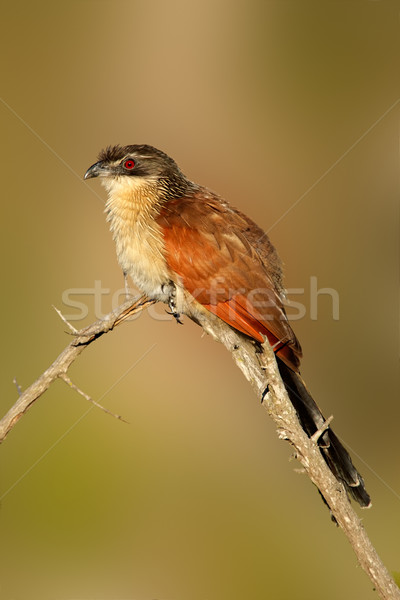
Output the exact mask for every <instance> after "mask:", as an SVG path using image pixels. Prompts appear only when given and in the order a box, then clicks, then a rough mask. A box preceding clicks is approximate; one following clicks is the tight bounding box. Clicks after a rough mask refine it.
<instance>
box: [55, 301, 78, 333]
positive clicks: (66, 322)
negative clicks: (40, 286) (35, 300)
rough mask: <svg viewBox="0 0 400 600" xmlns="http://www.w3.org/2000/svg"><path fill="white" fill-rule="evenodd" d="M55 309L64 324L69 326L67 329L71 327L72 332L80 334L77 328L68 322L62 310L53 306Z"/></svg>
mask: <svg viewBox="0 0 400 600" xmlns="http://www.w3.org/2000/svg"><path fill="white" fill-rule="evenodd" d="M53 308H54V310H55V311H56V313H57V314H58V316H59V317H60V319H61V320H62V321H64V323H65V324H66V325H67V327H69V329H70V330H71V331H72V333H78V330H77V329H75V327H74V326H73V325H71V323H70V322H69V321H67V319H66V318H65V317H64V315H63V314H62V312H61V310H58V308H57V307H56V306H54V304H53Z"/></svg>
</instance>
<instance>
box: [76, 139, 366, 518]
mask: <svg viewBox="0 0 400 600" xmlns="http://www.w3.org/2000/svg"><path fill="white" fill-rule="evenodd" d="M92 177H101V180H102V183H103V185H104V187H105V188H106V190H107V192H108V200H107V202H106V213H107V220H108V221H109V223H110V229H111V232H112V235H113V238H114V241H115V244H116V249H117V256H118V261H119V264H120V265H121V267H122V270H123V272H124V275H125V277H127V276H130V277H131V278H132V280H133V282H134V284H135V285H136V286H137V288H139V289H140V290H141V291H142V292H143V293H145V294H146V295H147V296H148V297H149V298H151V299H154V300H157V301H161V302H164V303H165V304H167V305H168V306H169V308H170V310H171V312H172V314H173V315H174V316H175V318H176V319H177V320H178V321H179V320H180V316H181V315H182V314H185V313H187V314H189V315H190V316H191V317H192V318H193V315H195V314H196V312H197V313H198V314H200V313H202V314H203V315H204V313H207V314H208V315H209V313H210V312H211V313H213V314H214V315H216V316H217V317H219V318H220V319H222V320H223V321H225V323H227V324H228V325H230V326H231V327H233V328H234V329H236V330H238V331H240V332H241V333H242V334H245V335H246V336H248V337H249V338H251V339H252V340H254V342H255V344H258V345H262V344H264V343H265V342H266V341H268V342H269V343H270V344H271V346H272V348H273V349H274V352H275V355H276V359H277V363H278V367H279V371H280V374H281V376H282V379H283V381H284V383H285V386H286V389H287V391H288V394H289V397H290V400H291V402H292V403H293V405H294V407H295V409H296V411H297V414H298V417H299V420H300V422H301V424H302V427H303V429H304V430H305V432H306V433H307V434H308V435H309V436H311V435H313V433H315V431H317V430H318V429H319V427H321V425H322V424H323V423H324V417H323V416H322V414H321V412H320V410H319V408H318V406H317V405H316V403H315V402H314V400H313V398H312V397H311V395H310V393H309V392H308V390H307V388H306V386H305V384H304V382H303V380H302V378H301V377H300V374H299V365H300V359H301V356H302V352H301V347H300V344H299V342H298V340H297V338H296V336H295V334H294V333H293V331H292V328H291V326H290V324H289V321H288V319H287V316H286V313H285V308H284V300H285V289H284V286H283V277H282V266H281V261H280V259H279V257H278V254H277V252H276V250H275V248H274V246H273V245H272V244H271V242H270V240H269V239H268V237H267V235H266V234H265V233H264V231H263V230H262V229H260V227H258V226H257V225H256V224H255V223H254V222H253V221H252V220H251V219H250V218H249V217H247V216H246V215H245V214H243V213H242V212H240V211H239V210H237V209H236V208H234V207H233V206H231V205H230V204H229V203H228V202H227V201H226V200H223V199H222V198H221V197H220V196H218V195H217V194H216V193H214V192H212V191H210V190H209V189H207V188H205V187H203V186H201V185H198V184H196V183H193V182H192V181H190V180H189V179H188V178H187V177H186V176H185V175H184V174H183V173H182V171H181V170H180V169H179V167H178V165H177V164H176V163H175V161H174V160H173V159H172V158H170V157H169V156H168V155H167V154H165V153H164V152H162V151H161V150H158V149H156V148H153V147H152V146H148V145H132V146H113V147H108V148H106V149H105V150H103V151H102V152H100V155H99V157H98V161H97V162H96V163H95V164H94V165H92V166H91V167H90V168H89V169H88V170H87V172H86V174H85V179H90V178H92ZM189 307H190V309H189ZM319 445H320V447H321V452H322V453H323V456H324V458H325V460H326V462H327V464H328V466H329V467H330V469H331V471H332V472H333V473H334V475H335V476H336V477H337V478H338V479H339V480H340V481H342V482H343V484H344V485H345V488H346V490H347V491H348V492H349V493H350V495H351V496H352V497H353V498H354V499H355V500H357V502H359V504H360V505H361V506H369V504H370V498H369V495H368V493H367V492H366V490H365V487H364V481H363V479H362V477H361V475H360V474H359V473H358V471H357V470H356V468H355V467H354V465H353V463H352V461H351V458H350V456H349V454H348V452H347V451H346V450H345V448H344V447H343V445H342V444H341V442H340V441H339V439H338V438H337V436H336V435H335V434H334V433H333V431H332V430H331V429H328V430H326V431H325V432H324V433H323V435H322V436H321V438H320V440H319Z"/></svg>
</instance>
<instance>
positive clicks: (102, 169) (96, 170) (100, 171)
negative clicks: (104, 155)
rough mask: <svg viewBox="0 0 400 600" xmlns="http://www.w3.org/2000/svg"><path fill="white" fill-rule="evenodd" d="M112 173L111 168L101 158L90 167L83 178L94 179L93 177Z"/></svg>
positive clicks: (106, 175) (107, 175)
mask: <svg viewBox="0 0 400 600" xmlns="http://www.w3.org/2000/svg"><path fill="white" fill-rule="evenodd" d="M110 175H111V171H110V168H109V167H108V166H107V165H105V164H104V163H103V162H102V161H101V160H100V161H99V162H97V163H94V165H92V166H91V167H89V169H88V170H87V171H86V173H85V176H84V178H83V179H92V177H109V176H110Z"/></svg>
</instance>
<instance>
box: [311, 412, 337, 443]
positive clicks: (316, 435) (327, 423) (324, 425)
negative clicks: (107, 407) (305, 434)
mask: <svg viewBox="0 0 400 600" xmlns="http://www.w3.org/2000/svg"><path fill="white" fill-rule="evenodd" d="M332 421H333V415H331V416H330V417H328V418H327V419H326V421H324V422H323V423H322V425H321V427H320V428H319V429H317V431H316V432H315V433H313V435H312V436H311V438H310V439H311V440H312V441H313V442H314V444H316V443H317V442H318V440H319V438H320V437H321V435H322V434H323V433H324V432H325V431H326V430H327V429H328V428H329V426H330V424H331V423H332Z"/></svg>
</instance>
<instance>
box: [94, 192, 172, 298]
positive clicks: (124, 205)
mask: <svg viewBox="0 0 400 600" xmlns="http://www.w3.org/2000/svg"><path fill="white" fill-rule="evenodd" d="M106 212H107V215H108V216H107V220H108V221H109V222H110V230H111V232H112V235H113V238H114V241H115V245H116V251H117V257H118V262H119V264H120V266H121V268H122V270H123V272H124V273H125V274H126V275H129V276H130V277H131V278H132V281H133V283H134V284H135V286H136V287H138V288H139V289H140V291H142V292H143V293H145V294H146V295H148V296H149V297H150V298H155V299H157V300H161V301H165V300H166V298H164V296H165V294H164V293H163V290H162V288H163V286H165V285H166V284H168V283H169V281H170V280H171V274H170V271H169V268H168V265H167V262H166V260H165V248H164V240H163V234H162V231H161V228H160V227H159V225H158V224H157V223H156V222H155V221H154V218H153V217H152V216H151V211H150V210H146V207H138V206H135V203H134V202H132V199H124V198H123V197H121V195H119V197H118V199H115V198H113V197H110V199H109V201H108V202H107V204H106Z"/></svg>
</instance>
